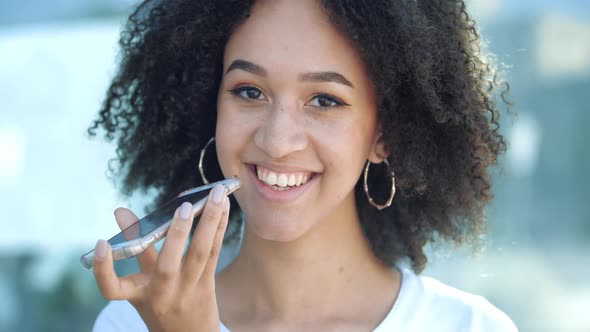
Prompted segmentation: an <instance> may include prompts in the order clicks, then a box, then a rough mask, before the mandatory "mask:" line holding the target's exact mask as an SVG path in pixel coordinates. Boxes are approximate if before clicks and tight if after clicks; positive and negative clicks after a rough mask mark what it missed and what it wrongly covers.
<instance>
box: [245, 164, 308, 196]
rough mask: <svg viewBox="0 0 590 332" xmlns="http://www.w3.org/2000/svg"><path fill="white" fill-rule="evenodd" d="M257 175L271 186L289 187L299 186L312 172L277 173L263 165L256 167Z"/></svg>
mask: <svg viewBox="0 0 590 332" xmlns="http://www.w3.org/2000/svg"><path fill="white" fill-rule="evenodd" d="M256 175H258V179H260V181H262V182H264V183H266V184H268V185H269V186H275V187H278V188H277V189H283V190H286V189H288V188H287V187H293V186H297V187H299V186H300V185H302V184H305V183H306V182H307V181H308V180H309V178H310V177H311V174H305V175H304V174H302V173H298V174H297V173H291V174H287V173H276V172H273V171H271V170H268V169H266V168H264V167H262V166H257V167H256Z"/></svg>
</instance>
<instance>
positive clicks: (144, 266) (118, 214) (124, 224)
mask: <svg viewBox="0 0 590 332" xmlns="http://www.w3.org/2000/svg"><path fill="white" fill-rule="evenodd" d="M115 219H116V220H117V224H118V225H119V229H121V230H122V231H123V230H125V231H124V232H123V236H125V239H126V240H133V239H136V238H137V237H138V236H139V235H140V231H141V228H140V227H141V225H136V226H134V227H132V228H131V229H127V228H128V227H129V226H131V225H133V224H134V223H136V222H137V220H139V219H138V218H137V216H135V214H134V213H133V212H131V210H129V209H125V208H118V209H116V210H115ZM157 257H158V253H157V252H156V248H155V247H154V246H151V247H149V248H148V249H147V250H146V251H144V252H143V253H141V254H139V255H138V256H137V261H138V262H139V267H140V268H141V271H142V272H148V271H151V269H152V268H153V266H154V264H155V262H156V259H157Z"/></svg>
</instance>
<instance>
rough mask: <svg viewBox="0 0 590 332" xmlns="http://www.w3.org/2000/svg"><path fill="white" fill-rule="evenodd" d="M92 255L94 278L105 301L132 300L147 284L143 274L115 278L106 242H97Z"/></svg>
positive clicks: (109, 247)
mask: <svg viewBox="0 0 590 332" xmlns="http://www.w3.org/2000/svg"><path fill="white" fill-rule="evenodd" d="M94 253H95V256H94V269H93V270H94V278H95V279H96V283H97V285H98V288H99V290H100V293H101V294H102V295H103V296H104V297H105V298H106V299H108V300H128V299H132V298H134V297H135V294H137V293H138V290H139V289H140V288H141V287H143V286H145V285H146V284H147V279H146V277H145V275H143V274H134V275H130V276H127V277H124V278H119V277H117V274H116V273H115V270H114V268H113V256H112V252H111V246H110V245H109V244H108V242H107V241H104V240H100V241H98V243H97V244H96V248H95V251H94Z"/></svg>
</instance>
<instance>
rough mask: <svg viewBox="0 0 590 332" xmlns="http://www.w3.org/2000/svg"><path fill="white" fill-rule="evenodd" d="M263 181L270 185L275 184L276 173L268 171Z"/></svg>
mask: <svg viewBox="0 0 590 332" xmlns="http://www.w3.org/2000/svg"><path fill="white" fill-rule="evenodd" d="M264 182H266V183H268V184H270V185H271V186H274V185H275V184H277V173H275V172H268V175H267V176H266V179H265V181H264Z"/></svg>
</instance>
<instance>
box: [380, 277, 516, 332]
mask: <svg viewBox="0 0 590 332" xmlns="http://www.w3.org/2000/svg"><path fill="white" fill-rule="evenodd" d="M402 273H403V277H402V278H403V279H402V289H401V290H400V295H399V297H398V300H399V303H396V304H395V305H394V308H393V310H392V311H396V310H398V311H399V312H401V313H403V314H402V315H399V316H398V318H399V319H401V320H404V324H401V325H402V326H404V327H407V328H411V330H412V331H414V330H416V331H429V330H437V331H473V332H496V331H498V332H500V331H502V332H513V331H518V329H517V328H516V326H515V325H514V323H513V322H512V320H511V319H510V318H509V317H508V316H507V315H506V314H505V313H504V312H503V311H502V310H500V309H498V308H497V307H496V306H494V305H493V304H491V303H490V302H489V301H488V300H486V299H485V298H484V297H482V296H478V295H474V294H471V293H468V292H465V291H461V290H459V289H457V288H454V287H452V286H449V285H446V284H444V283H442V282H440V281H438V280H436V279H434V278H430V277H424V276H417V275H416V274H414V272H412V271H410V270H403V271H402ZM396 302H397V301H396ZM405 317H412V318H405Z"/></svg>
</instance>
